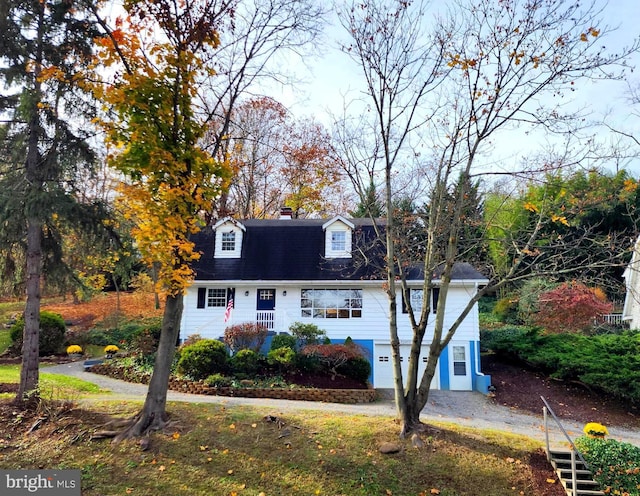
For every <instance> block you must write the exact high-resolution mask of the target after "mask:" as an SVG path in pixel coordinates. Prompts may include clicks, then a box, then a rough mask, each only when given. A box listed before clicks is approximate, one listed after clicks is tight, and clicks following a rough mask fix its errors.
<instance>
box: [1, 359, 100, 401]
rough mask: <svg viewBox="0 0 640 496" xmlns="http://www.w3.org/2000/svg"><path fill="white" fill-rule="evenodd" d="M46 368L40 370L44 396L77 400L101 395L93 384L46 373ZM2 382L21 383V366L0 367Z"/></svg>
mask: <svg viewBox="0 0 640 496" xmlns="http://www.w3.org/2000/svg"><path fill="white" fill-rule="evenodd" d="M44 369H46V367H42V368H41V369H40V389H41V391H42V396H43V397H45V398H53V399H76V398H78V397H81V396H85V395H87V394H96V393H100V392H101V390H100V388H99V387H98V386H96V385H95V384H93V383H91V382H87V381H83V380H81V379H78V378H76V377H69V376H66V375H61V374H50V373H48V372H44ZM0 382H2V383H18V382H20V366H19V365H0ZM12 396H13V395H11V394H8V393H6V394H1V395H0V398H2V397H5V398H7V397H12Z"/></svg>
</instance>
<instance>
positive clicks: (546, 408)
mask: <svg viewBox="0 0 640 496" xmlns="http://www.w3.org/2000/svg"><path fill="white" fill-rule="evenodd" d="M540 399H541V400H542V402H543V403H544V405H545V406H544V408H543V409H542V413H543V415H544V434H545V442H546V448H547V460H549V461H551V449H550V447H549V426H548V416H547V412H549V413H551V416H552V417H553V419H554V420H555V421H556V424H558V427H560V430H561V431H562V433H563V434H564V437H566V438H567V441H569V446H571V482H572V491H571V492H572V493H573V494H574V495H576V494H578V476H577V472H576V455H578V458H580V461H581V462H582V463H583V464H584V466H585V467H586V468H587V470H590V469H589V464H588V463H587V462H586V460H585V459H584V457H583V456H582V453H580V450H579V449H578V447H577V446H576V445H575V443H574V442H573V440H572V439H571V436H569V434H568V433H567V431H566V430H565V428H564V427H563V426H562V424H561V423H560V420H559V419H558V417H557V416H556V414H555V412H554V411H553V408H551V406H550V405H549V403H548V402H547V400H546V399H545V397H544V396H540Z"/></svg>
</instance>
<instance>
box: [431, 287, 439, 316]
mask: <svg viewBox="0 0 640 496" xmlns="http://www.w3.org/2000/svg"><path fill="white" fill-rule="evenodd" d="M439 299H440V288H432V289H431V309H432V312H433V313H436V311H437V310H438V300H439Z"/></svg>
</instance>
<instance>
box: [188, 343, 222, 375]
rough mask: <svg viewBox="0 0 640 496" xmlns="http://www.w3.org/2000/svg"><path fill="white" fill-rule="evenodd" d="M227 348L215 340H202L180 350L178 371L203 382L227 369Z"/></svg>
mask: <svg viewBox="0 0 640 496" xmlns="http://www.w3.org/2000/svg"><path fill="white" fill-rule="evenodd" d="M227 360H228V355H227V348H226V346H225V345H224V343H222V342H220V341H217V340H215V339H201V340H200V341H196V342H195V343H193V344H191V345H188V346H185V347H183V348H181V350H180V360H179V361H178V367H177V370H178V372H179V373H180V374H183V375H185V376H187V377H190V378H191V379H195V380H202V379H204V378H205V377H208V376H210V375H211V374H215V373H223V372H225V371H226V369H227Z"/></svg>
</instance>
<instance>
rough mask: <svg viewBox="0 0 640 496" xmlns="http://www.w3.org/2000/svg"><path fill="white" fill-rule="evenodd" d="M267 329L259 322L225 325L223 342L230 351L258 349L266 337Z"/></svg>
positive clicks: (257, 350)
mask: <svg viewBox="0 0 640 496" xmlns="http://www.w3.org/2000/svg"><path fill="white" fill-rule="evenodd" d="M267 332H268V329H267V328H266V327H265V326H263V325H260V324H255V323H253V322H244V323H242V324H236V325H232V326H229V327H227V328H226V329H225V330H224V337H223V339H224V342H225V344H226V345H227V346H228V347H229V348H230V349H231V352H232V353H237V352H238V351H240V350H253V351H255V352H256V353H258V352H259V351H260V348H262V345H263V344H264V342H265V340H266V339H267Z"/></svg>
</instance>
